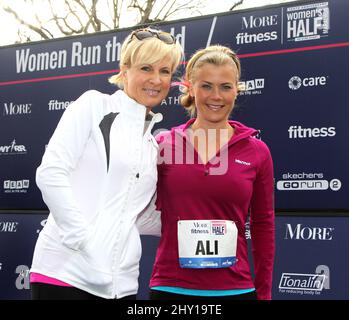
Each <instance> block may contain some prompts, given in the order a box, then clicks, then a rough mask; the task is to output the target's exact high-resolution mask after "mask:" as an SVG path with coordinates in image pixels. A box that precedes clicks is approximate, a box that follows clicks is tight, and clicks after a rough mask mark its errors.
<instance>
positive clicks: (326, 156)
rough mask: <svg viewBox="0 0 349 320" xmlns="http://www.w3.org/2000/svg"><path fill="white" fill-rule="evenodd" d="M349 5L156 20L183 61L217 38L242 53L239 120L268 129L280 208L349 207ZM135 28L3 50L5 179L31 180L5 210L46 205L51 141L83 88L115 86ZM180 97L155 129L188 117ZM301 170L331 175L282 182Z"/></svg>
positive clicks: (169, 101)
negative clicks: (43, 185)
mask: <svg viewBox="0 0 349 320" xmlns="http://www.w3.org/2000/svg"><path fill="white" fill-rule="evenodd" d="M348 10H349V2H346V1H338V0H333V1H311V2H309V3H305V2H303V3H301V4H300V3H297V4H296V3H291V4H287V5H278V6H272V7H264V8H258V9H257V8H256V9H254V10H249V11H246V10H244V11H241V12H229V13H225V14H221V15H216V16H206V17H200V18H198V19H195V20H190V19H188V20H181V21H173V22H169V23H164V24H160V25H159V27H160V28H162V29H163V30H165V31H168V32H171V33H172V34H173V35H174V36H175V37H176V39H177V41H178V42H179V43H180V44H181V45H182V46H183V48H184V50H185V61H188V59H189V57H190V56H191V54H192V53H194V52H195V51H196V50H197V49H198V48H203V47H206V46H207V45H210V44H217V43H220V44H224V45H228V46H230V47H231V48H232V49H233V50H235V51H236V52H237V53H238V54H239V56H240V59H241V63H242V75H241V79H240V83H239V88H240V89H241V90H240V95H239V97H238V98H237V102H236V105H235V108H234V111H233V114H232V118H233V119H234V120H237V121H241V122H242V123H244V124H246V125H248V126H251V127H254V128H256V129H262V130H263V141H264V142H265V143H266V144H267V145H268V146H269V147H270V149H271V152H272V156H273V160H274V167H275V177H276V179H277V181H278V182H279V184H277V183H276V185H275V187H276V188H275V191H276V194H275V207H276V209H277V210H282V209H314V208H316V209H323V210H327V209H349V198H348V197H347V196H346V194H347V193H348V192H349V190H347V189H346V188H347V187H346V186H347V185H348V183H349V174H347V173H346V171H345V170H343V169H341V168H345V166H346V163H348V162H349V150H347V148H345V147H344V146H345V145H346V143H347V135H346V133H345V132H346V126H347V124H346V121H345V119H348V117H349V109H348V108H347V106H346V105H347V103H346V101H347V100H348V98H349V97H348V93H347V88H346V83H347V81H346V79H345V76H344V77H343V74H344V75H345V74H346V73H348V72H349V70H347V68H348V67H347V61H346V60H347V58H346V57H347V56H348V55H349V47H348V46H347V45H345V44H348V43H349V35H348V32H347V30H346V29H347V28H346V23H345V22H346V20H347V19H346V15H345V12H348ZM129 31H130V30H121V31H118V32H114V31H113V32H106V33H102V34H95V35H88V36H81V37H75V38H66V39H57V40H54V41H48V42H38V43H31V44H25V45H20V46H12V47H11V46H10V47H5V48H1V49H0V60H1V61H2V62H3V64H2V66H3V68H2V72H1V74H0V86H4V87H5V88H6V90H4V91H3V92H4V97H3V99H2V101H1V104H0V108H2V109H1V111H0V137H1V139H0V176H2V177H8V178H6V180H11V181H17V180H21V179H22V177H27V178H28V179H30V180H31V190H30V191H29V190H28V192H27V195H28V199H27V200H26V201H23V200H24V197H23V193H21V192H17V195H18V198H17V199H14V198H15V195H16V193H15V192H7V193H5V192H4V193H2V194H3V196H4V201H2V202H1V208H12V209H16V208H25V207H27V206H28V207H30V208H37V209H44V208H46V206H45V204H44V203H43V201H42V198H41V194H40V192H39V190H38V189H37V188H36V187H35V183H34V177H35V171H36V168H37V167H38V165H39V164H40V161H41V158H42V155H43V152H44V146H45V145H46V144H47V142H48V141H49V139H50V137H51V135H52V133H53V132H54V129H55V127H56V125H57V123H58V121H59V119H60V117H61V115H62V113H63V112H64V110H65V109H66V108H67V106H68V105H69V104H70V103H71V102H72V101H74V100H76V99H77V98H78V97H79V96H80V95H81V94H82V93H83V92H84V91H86V90H88V89H95V90H99V91H101V92H103V93H109V94H111V93H113V92H114V91H115V90H116V88H115V87H114V86H112V85H110V84H109V83H108V77H110V76H111V75H113V74H115V73H116V72H118V67H119V66H118V64H119V60H120V50H121V44H122V42H123V40H124V38H125V36H126V35H127V34H128V33H129ZM327 45H330V47H326V46H327ZM319 47H320V49H319ZM294 49H297V50H296V51H292V50H294ZM324 61H330V62H333V63H324ZM334 62H335V63H334ZM185 65H186V64H185V63H183V65H182V66H181V67H180V68H179V71H178V72H177V73H176V75H175V77H174V79H175V80H176V81H178V79H179V78H180V77H181V74H182V72H183V70H184V67H185ZM343 69H344V70H343ZM346 71H348V72H346ZM180 94H181V92H180V87H179V86H178V85H177V86H174V87H173V88H171V91H170V94H169V96H168V97H167V98H166V99H164V100H163V101H162V102H161V104H160V105H159V106H158V107H156V108H155V109H154V111H155V112H160V113H163V115H164V120H163V121H162V122H161V123H159V124H157V125H156V126H155V127H154V131H156V130H159V129H164V128H165V129H169V128H171V127H173V126H176V125H178V124H181V123H183V122H185V121H187V120H188V116H187V113H186V111H185V110H184V108H182V107H181V106H180V105H179V103H180V102H179V100H180V99H179V97H180ZM338 155H341V156H340V157H338ZM238 160H241V161H243V159H238ZM314 164H316V165H314ZM314 166H315V167H314ZM314 170H315V171H314ZM302 171H304V172H323V173H324V175H325V176H324V178H322V179H312V180H314V181H308V179H303V180H302V179H295V180H296V181H294V179H283V178H282V179H281V178H280V176H281V175H282V174H283V173H284V172H302ZM325 171H326V172H325ZM3 179H4V180H5V178H3ZM0 182H1V183H3V181H0ZM306 189H307V190H308V191H305V190H306ZM7 190H15V189H7ZM18 190H21V189H18ZM23 190H24V189H23ZM310 190H313V191H314V192H313V193H310V192H309V191H310ZM334 191H336V192H334ZM315 192H316V193H320V192H321V197H319V195H318V194H316V195H314V194H315ZM29 197H30V199H29ZM9 199H10V200H9Z"/></svg>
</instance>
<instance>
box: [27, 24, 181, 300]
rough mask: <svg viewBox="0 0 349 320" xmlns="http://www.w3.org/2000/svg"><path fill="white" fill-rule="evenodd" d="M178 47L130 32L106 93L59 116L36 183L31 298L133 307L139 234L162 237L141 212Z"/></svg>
mask: <svg viewBox="0 0 349 320" xmlns="http://www.w3.org/2000/svg"><path fill="white" fill-rule="evenodd" d="M181 58H182V48H181V46H180V45H179V44H178V43H176V41H175V38H174V37H173V36H172V35H171V34H169V33H166V32H162V31H159V30H154V29H150V28H146V29H139V30H136V31H133V32H132V33H131V34H130V35H129V36H128V37H127V38H126V40H125V41H124V43H123V46H122V49H121V59H120V72H119V73H118V74H117V75H115V76H113V77H111V78H110V81H111V82H112V83H115V84H117V85H118V86H119V87H120V88H121V89H122V90H118V91H116V92H115V93H114V94H112V95H107V94H102V93H100V92H98V91H94V90H90V91H87V92H85V93H84V94H83V95H82V96H81V97H79V98H78V99H77V100H76V101H75V102H73V103H72V104H71V105H70V106H69V107H68V108H67V109H66V111H65V112H64V114H63V116H62V118H61V120H60V121H59V124H58V126H57V128H56V130H55V132H54V134H53V136H52V138H51V139H50V142H49V144H48V147H47V149H46V152H45V154H44V156H43V159H42V163H41V165H40V166H39V168H38V169H37V174H36V182H37V185H38V187H39V188H40V190H41V192H42V196H43V199H44V201H45V203H46V205H47V206H48V208H49V210H50V214H49V217H48V220H47V223H46V225H45V227H44V229H43V230H42V232H41V233H40V235H39V238H38V241H37V243H36V246H35V251H34V256H33V262H32V267H31V270H30V271H31V274H30V282H31V287H32V297H33V299H84V300H85V299H99V298H105V299H135V297H136V294H137V290H138V275H139V260H140V256H141V242H140V236H139V233H140V232H141V233H143V234H156V233H159V228H160V225H159V219H158V217H157V216H156V214H155V215H149V214H148V213H147V212H151V211H152V210H146V207H147V206H148V205H149V203H150V200H151V198H152V196H153V194H154V192H155V189H156V182H157V168H156V164H157V149H158V147H157V143H156V141H155V140H154V137H153V136H152V134H151V129H152V127H153V125H154V124H155V123H156V122H159V121H161V119H162V116H161V114H154V113H153V112H151V109H152V108H153V107H154V106H156V105H158V104H159V103H160V102H161V101H162V100H163V99H164V98H165V97H166V96H167V94H168V92H169V89H170V83H171V77H172V75H173V73H174V71H175V70H176V68H177V66H178V65H179V63H180V60H181Z"/></svg>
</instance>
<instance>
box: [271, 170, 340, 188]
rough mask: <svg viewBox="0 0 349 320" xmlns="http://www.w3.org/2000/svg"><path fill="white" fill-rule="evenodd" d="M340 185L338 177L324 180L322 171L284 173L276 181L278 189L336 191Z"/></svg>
mask: <svg viewBox="0 0 349 320" xmlns="http://www.w3.org/2000/svg"><path fill="white" fill-rule="evenodd" d="M341 187H342V183H341V181H340V180H339V179H332V180H325V179H324V174H323V173H305V172H302V173H285V174H283V175H282V180H279V181H277V182H276V188H277V190H280V191H323V190H328V189H330V190H332V191H338V190H340V188H341Z"/></svg>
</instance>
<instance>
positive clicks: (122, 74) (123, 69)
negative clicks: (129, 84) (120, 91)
mask: <svg viewBox="0 0 349 320" xmlns="http://www.w3.org/2000/svg"><path fill="white" fill-rule="evenodd" d="M120 72H121V77H122V79H123V80H124V81H125V80H127V66H123V67H122V68H121V71H120Z"/></svg>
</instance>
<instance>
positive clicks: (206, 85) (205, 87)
mask: <svg viewBox="0 0 349 320" xmlns="http://www.w3.org/2000/svg"><path fill="white" fill-rule="evenodd" d="M201 88H203V89H207V90H209V89H211V86H210V85H209V84H202V85H201Z"/></svg>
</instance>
